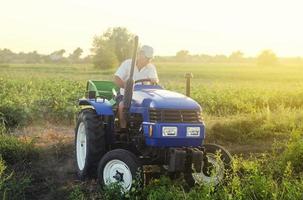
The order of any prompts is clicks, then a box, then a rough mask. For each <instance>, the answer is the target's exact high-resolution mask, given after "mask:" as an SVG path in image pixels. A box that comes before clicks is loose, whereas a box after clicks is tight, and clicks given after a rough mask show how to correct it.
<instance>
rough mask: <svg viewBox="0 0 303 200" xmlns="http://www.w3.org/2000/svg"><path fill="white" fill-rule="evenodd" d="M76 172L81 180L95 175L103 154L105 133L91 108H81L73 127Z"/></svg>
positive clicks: (100, 121)
mask: <svg viewBox="0 0 303 200" xmlns="http://www.w3.org/2000/svg"><path fill="white" fill-rule="evenodd" d="M75 154H76V155H75V157H76V168H77V174H78V176H79V178H80V179H81V180H84V179H86V178H92V177H95V176H96V174H97V166H98V162H99V160H100V159H101V157H102V156H103V155H104V154H105V133H104V129H103V122H102V120H101V118H100V116H98V115H97V113H96V112H95V110H93V109H85V110H82V111H81V112H80V114H79V116H78V121H77V125H76V129H75Z"/></svg>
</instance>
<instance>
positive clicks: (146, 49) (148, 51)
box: [140, 45, 154, 58]
mask: <svg viewBox="0 0 303 200" xmlns="http://www.w3.org/2000/svg"><path fill="white" fill-rule="evenodd" d="M140 52H141V53H142V54H143V55H144V56H145V57H147V58H153V56H154V49H153V48H152V47H151V46H148V45H143V46H142V47H141V49H140Z"/></svg>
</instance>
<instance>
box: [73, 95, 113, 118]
mask: <svg viewBox="0 0 303 200" xmlns="http://www.w3.org/2000/svg"><path fill="white" fill-rule="evenodd" d="M79 106H90V107H91V108H93V109H94V110H95V111H96V113H97V115H107V116H112V115H114V112H113V109H112V105H111V104H110V102H109V101H108V100H106V99H104V100H103V99H102V100H100V101H98V100H95V99H79Z"/></svg>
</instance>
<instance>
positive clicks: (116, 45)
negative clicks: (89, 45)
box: [92, 27, 133, 69]
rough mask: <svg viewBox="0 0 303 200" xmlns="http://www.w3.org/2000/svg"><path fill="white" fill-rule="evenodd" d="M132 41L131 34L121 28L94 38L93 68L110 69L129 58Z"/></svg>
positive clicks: (110, 30) (109, 30)
mask: <svg viewBox="0 0 303 200" xmlns="http://www.w3.org/2000/svg"><path fill="white" fill-rule="evenodd" d="M132 39H133V34H131V33H129V32H128V30H127V29H126V28H123V27H115V28H110V29H108V30H107V31H106V32H105V33H103V34H102V35H101V36H99V37H95V39H94V43H93V49H92V50H93V53H94V57H93V62H94V65H95V67H97V68H101V69H110V68H113V67H117V66H118V63H121V62H122V61H124V60H125V59H126V58H129V57H131V52H132V44H133V43H132Z"/></svg>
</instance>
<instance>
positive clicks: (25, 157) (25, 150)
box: [0, 134, 37, 200]
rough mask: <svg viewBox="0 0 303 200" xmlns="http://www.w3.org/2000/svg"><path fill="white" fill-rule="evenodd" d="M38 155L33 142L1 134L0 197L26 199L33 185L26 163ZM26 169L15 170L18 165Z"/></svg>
mask: <svg viewBox="0 0 303 200" xmlns="http://www.w3.org/2000/svg"><path fill="white" fill-rule="evenodd" d="M33 157H37V151H36V149H35V148H34V147H33V143H32V142H26V141H21V140H19V139H18V138H16V137H14V136H9V135H3V134H2V135H0V198H1V199H18V200H19V199H26V194H27V191H28V190H29V188H30V186H31V178H30V175H29V174H27V172H26V170H27V167H26V165H27V164H28V163H29V162H30V161H31V160H32V159H33ZM18 164H19V165H20V167H21V168H24V170H20V169H19V170H15V169H14V168H17V167H16V166H17V165H18Z"/></svg>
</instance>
